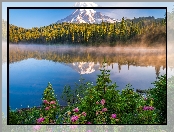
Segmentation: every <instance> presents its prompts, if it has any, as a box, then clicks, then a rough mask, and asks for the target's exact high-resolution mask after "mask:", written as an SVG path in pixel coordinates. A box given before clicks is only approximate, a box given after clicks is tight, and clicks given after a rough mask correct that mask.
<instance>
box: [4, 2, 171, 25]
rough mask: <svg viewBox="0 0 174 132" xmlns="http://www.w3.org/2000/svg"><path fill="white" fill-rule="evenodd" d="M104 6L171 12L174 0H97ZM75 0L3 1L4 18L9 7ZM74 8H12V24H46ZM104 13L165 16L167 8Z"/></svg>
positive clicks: (53, 4) (57, 4) (117, 16)
mask: <svg viewBox="0 0 174 132" xmlns="http://www.w3.org/2000/svg"><path fill="white" fill-rule="evenodd" d="M95 3H96V4H98V5H100V6H103V7H107V6H108V7H110V6H112V7H167V11H168V12H171V11H172V9H173V8H174V6H173V5H174V2H95ZM74 4H75V2H2V18H3V19H4V20H7V7H65V6H66V7H72V6H73V5H74ZM73 11H74V10H72V9H68V10H67V9H66V10H62V9H61V10H51V9H49V10H48V9H47V10H34V9H32V10H31V9H29V10H26V9H25V10H22V11H21V10H17V9H14V10H11V11H10V13H9V16H10V24H14V25H17V26H20V27H24V28H31V27H40V26H46V25H49V24H51V23H54V22H56V21H58V20H60V19H62V18H65V17H66V16H68V15H70V14H71V13H72V12H73ZM102 13H103V14H104V15H108V16H110V17H112V18H115V19H121V18H122V17H123V16H124V17H128V18H133V17H139V16H155V17H156V18H159V17H164V14H165V10H112V11H110V10H103V12H102Z"/></svg>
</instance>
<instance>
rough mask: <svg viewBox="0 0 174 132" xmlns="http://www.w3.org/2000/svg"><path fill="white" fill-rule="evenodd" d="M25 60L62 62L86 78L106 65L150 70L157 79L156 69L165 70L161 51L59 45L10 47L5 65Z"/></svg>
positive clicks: (157, 71)
mask: <svg viewBox="0 0 174 132" xmlns="http://www.w3.org/2000/svg"><path fill="white" fill-rule="evenodd" d="M28 58H35V59H37V60H50V61H53V62H62V63H65V64H67V65H69V66H70V67H72V68H73V69H75V70H76V71H77V72H78V73H80V74H89V73H92V72H94V71H95V69H99V67H101V65H102V62H103V61H104V58H105V60H106V61H107V63H108V65H113V64H114V63H118V69H119V71H120V70H121V66H122V65H127V66H128V70H129V67H130V66H131V65H132V66H145V67H147V66H153V67H155V70H156V75H157V76H159V70H160V67H162V68H163V70H164V69H165V68H166V49H165V48H162V49H161V48H159V49H158V48H143V47H142V48H141V47H139V48H123V47H96V48H94V47H82V46H80V47H79V46H60V45H10V50H9V62H10V63H14V62H17V61H21V60H26V59H28Z"/></svg>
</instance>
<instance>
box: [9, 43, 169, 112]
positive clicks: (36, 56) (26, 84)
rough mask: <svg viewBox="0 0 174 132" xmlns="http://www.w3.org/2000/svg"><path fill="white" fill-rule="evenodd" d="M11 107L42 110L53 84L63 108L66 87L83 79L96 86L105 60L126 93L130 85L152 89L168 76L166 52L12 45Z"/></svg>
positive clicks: (10, 64)
mask: <svg viewBox="0 0 174 132" xmlns="http://www.w3.org/2000/svg"><path fill="white" fill-rule="evenodd" d="M9 48H10V49H9V101H10V102H9V103H10V107H11V108H12V109H15V108H24V107H28V106H29V107H33V106H39V105H40V104H41V103H42V102H41V101H42V100H41V98H42V93H43V91H44V89H45V88H46V87H47V84H48V82H50V83H51V84H52V86H53V88H54V90H55V94H56V95H57V97H58V100H59V103H60V104H61V105H66V104H65V102H63V101H62V100H61V98H60V96H61V93H62V91H63V88H64V86H65V85H70V86H71V87H72V88H74V87H75V82H76V83H79V80H80V78H81V77H82V78H84V79H85V81H90V82H93V83H94V85H95V82H96V79H97V75H99V74H100V68H101V66H102V62H103V60H104V58H105V59H106V61H107V64H108V66H107V67H106V69H109V70H111V72H110V78H111V80H112V82H116V83H117V85H118V86H119V87H118V89H119V90H122V89H123V88H125V86H126V85H127V84H128V83H130V84H131V85H132V88H134V89H148V88H152V87H153V85H152V84H151V83H152V82H154V81H155V80H156V78H157V77H158V76H160V75H163V74H165V73H166V51H165V49H160V48H157V49H150V48H135V47H134V48H122V47H96V48H94V47H79V46H71V45H66V46H65V45H64V46H60V45H22V44H21V45H10V46H9Z"/></svg>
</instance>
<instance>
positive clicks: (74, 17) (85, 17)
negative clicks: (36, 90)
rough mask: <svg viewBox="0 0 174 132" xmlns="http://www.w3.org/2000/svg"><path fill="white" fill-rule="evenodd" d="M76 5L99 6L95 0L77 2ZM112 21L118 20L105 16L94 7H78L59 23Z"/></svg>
mask: <svg viewBox="0 0 174 132" xmlns="http://www.w3.org/2000/svg"><path fill="white" fill-rule="evenodd" d="M74 6H76V7H97V6H98V5H97V4H95V3H93V2H77V3H75V5H74ZM102 21H104V22H110V23H113V22H115V21H116V20H115V19H113V18H110V17H109V16H105V15H103V14H101V13H100V12H97V11H95V10H94V9H76V10H75V11H74V12H73V13H72V14H71V15H69V16H67V17H66V18H64V19H61V20H59V21H57V23H62V22H71V23H101V22H102Z"/></svg>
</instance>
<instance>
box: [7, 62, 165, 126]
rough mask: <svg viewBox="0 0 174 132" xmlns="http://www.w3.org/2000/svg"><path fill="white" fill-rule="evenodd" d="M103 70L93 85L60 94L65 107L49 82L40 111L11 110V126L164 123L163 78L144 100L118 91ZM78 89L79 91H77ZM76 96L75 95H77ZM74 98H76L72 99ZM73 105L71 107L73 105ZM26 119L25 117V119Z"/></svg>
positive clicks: (128, 88) (127, 87)
mask: <svg viewBox="0 0 174 132" xmlns="http://www.w3.org/2000/svg"><path fill="white" fill-rule="evenodd" d="M105 64H106V63H104V64H103V69H100V70H101V74H100V75H98V78H97V80H96V85H93V83H89V82H87V83H84V82H83V81H81V82H80V84H76V86H77V89H75V90H74V91H72V89H70V87H69V88H67V87H65V89H64V92H63V95H64V97H65V98H64V99H65V101H67V102H69V104H68V106H67V107H65V108H61V109H60V106H59V104H58V102H57V100H56V96H55V95H54V90H53V88H52V85H51V84H50V83H48V86H47V88H46V89H45V90H44V94H43V98H42V101H43V104H42V107H41V108H40V109H36V108H30V109H28V110H25V111H14V112H13V111H10V119H9V121H10V124H91V123H92V124H163V123H165V120H166V113H165V112H166V111H165V110H166V104H165V103H166V102H165V101H164V99H165V97H166V75H163V76H161V77H159V80H158V81H155V82H154V86H155V88H154V89H151V90H150V92H147V93H148V94H147V97H146V98H144V97H143V96H142V95H141V94H139V93H137V92H135V91H134V89H133V88H131V85H130V84H128V85H126V87H125V89H123V90H122V91H121V92H120V91H119V90H117V87H118V86H117V84H116V83H113V84H112V81H111V80H110V78H109V76H110V74H109V72H110V71H109V70H106V69H105ZM78 88H79V89H78ZM76 94H77V95H78V96H77V95H76ZM75 95H76V96H75ZM74 101H76V102H75V103H74ZM73 103H74V104H73ZM27 117H28V118H27Z"/></svg>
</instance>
